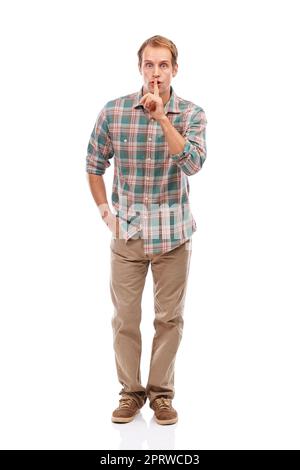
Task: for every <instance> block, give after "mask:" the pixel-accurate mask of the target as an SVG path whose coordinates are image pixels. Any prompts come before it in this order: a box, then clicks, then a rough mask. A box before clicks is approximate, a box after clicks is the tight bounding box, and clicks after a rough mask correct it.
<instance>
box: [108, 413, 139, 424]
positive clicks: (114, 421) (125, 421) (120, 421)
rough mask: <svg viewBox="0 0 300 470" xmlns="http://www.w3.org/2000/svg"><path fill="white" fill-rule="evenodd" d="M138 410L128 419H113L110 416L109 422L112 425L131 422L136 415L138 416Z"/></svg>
mask: <svg viewBox="0 0 300 470" xmlns="http://www.w3.org/2000/svg"><path fill="white" fill-rule="evenodd" d="M139 412H140V410H137V411H136V412H135V414H134V415H133V416H130V417H129V418H122V417H115V416H112V417H111V420H112V422H113V423H119V424H121V423H130V421H133V420H134V418H135V417H136V415H137V414H139Z"/></svg>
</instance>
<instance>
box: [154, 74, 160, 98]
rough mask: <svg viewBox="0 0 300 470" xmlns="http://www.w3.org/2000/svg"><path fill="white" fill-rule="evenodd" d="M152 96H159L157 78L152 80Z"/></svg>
mask: <svg viewBox="0 0 300 470" xmlns="http://www.w3.org/2000/svg"><path fill="white" fill-rule="evenodd" d="M154 94H155V96H159V88H158V85H157V78H155V79H154Z"/></svg>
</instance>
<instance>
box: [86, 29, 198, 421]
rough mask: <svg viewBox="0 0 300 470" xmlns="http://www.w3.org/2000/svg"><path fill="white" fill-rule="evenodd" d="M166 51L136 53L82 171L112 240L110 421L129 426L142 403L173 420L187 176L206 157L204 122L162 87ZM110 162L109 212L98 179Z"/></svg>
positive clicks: (156, 41) (169, 55)
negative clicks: (148, 288)
mask: <svg viewBox="0 0 300 470" xmlns="http://www.w3.org/2000/svg"><path fill="white" fill-rule="evenodd" d="M177 57H178V52H177V48H176V46H175V44H174V43H173V42H172V41H170V40H169V39H167V38H165V37H163V36H153V37H151V38H149V39H147V40H146V41H145V42H144V43H143V44H142V46H141V47H140V49H139V51H138V61H139V62H138V67H139V71H140V74H141V75H142V76H143V82H144V83H143V86H142V88H141V90H140V91H138V92H136V93H132V94H130V95H126V96H122V97H120V98H117V99H114V100H112V101H109V102H108V103H106V105H105V106H104V108H103V109H102V110H101V111H100V113H99V115H98V117H97V120H96V123H95V126H94V129H93V131H92V134H91V137H90V141H89V145H88V152H87V157H86V171H87V173H88V181H89V185H90V189H91V192H92V195H93V198H94V200H95V202H96V204H97V206H98V207H99V210H100V212H101V216H102V219H103V221H104V222H105V223H106V225H107V226H108V228H109V229H110V231H111V233H112V238H111V244H110V250H111V277H110V293H111V299H112V302H113V305H114V315H113V317H112V328H113V345H114V351H115V362H116V369H117V375H118V380H119V382H120V383H121V384H122V386H123V388H122V389H121V391H120V393H119V394H120V395H121V396H122V398H121V399H120V400H119V406H118V408H116V409H115V410H114V411H113V413H112V421H113V422H116V423H127V422H129V421H132V420H133V419H134V416H135V415H136V414H137V413H138V412H139V410H140V408H141V407H142V406H143V405H144V404H145V402H146V400H147V398H149V404H150V407H151V408H152V409H153V410H154V416H155V419H156V421H157V422H158V423H159V424H174V423H176V422H177V420H178V415H177V412H176V410H175V409H174V408H173V406H172V399H173V398H174V395H175V388H174V366H175V358H176V353H177V350H178V347H179V344H180V341H181V337H182V331H183V311H184V300H185V294H186V287H187V279H188V274H189V266H190V258H191V252H192V239H191V237H192V235H193V233H194V232H195V231H196V229H197V227H196V223H195V220H194V218H193V215H192V212H191V209H190V204H189V182H188V177H189V176H192V175H194V174H196V173H197V172H198V171H199V170H200V169H201V168H202V165H203V163H204V161H205V159H206V141H205V132H206V124H207V121H206V116H205V113H204V110H203V109H202V108H201V107H200V106H197V105H196V104H194V103H192V102H190V101H187V100H184V99H182V98H179V97H178V96H177V95H176V94H175V91H174V89H173V87H172V86H171V81H172V78H173V77H175V76H176V74H177V71H178V64H177ZM112 157H114V180H113V191H112V205H113V207H114V209H115V211H116V214H114V213H113V212H112V211H111V209H110V207H109V204H108V202H107V197H106V189H105V184H104V181H103V174H104V173H105V170H106V168H108V167H109V166H110V165H111V163H110V161H109V160H110V159H111V158H112ZM149 265H151V270H152V276H153V294H154V310H155V319H154V328H155V335H154V338H153V344H152V354H151V361H150V370H149V376H148V383H147V385H146V387H144V386H143V385H142V384H141V375H140V359H141V344H142V343H141V333H140V322H141V301H142V293H143V289H144V285H145V281H146V275H147V272H148V267H149Z"/></svg>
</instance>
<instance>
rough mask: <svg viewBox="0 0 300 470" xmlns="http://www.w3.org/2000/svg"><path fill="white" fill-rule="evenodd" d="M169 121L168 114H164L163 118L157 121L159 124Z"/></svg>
mask: <svg viewBox="0 0 300 470" xmlns="http://www.w3.org/2000/svg"><path fill="white" fill-rule="evenodd" d="M167 120H168V116H167V115H166V114H164V115H163V116H161V117H160V118H158V119H157V121H158V122H165V121H167Z"/></svg>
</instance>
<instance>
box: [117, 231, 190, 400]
mask: <svg viewBox="0 0 300 470" xmlns="http://www.w3.org/2000/svg"><path fill="white" fill-rule="evenodd" d="M143 244H144V240H143V238H131V239H129V240H128V241H127V243H126V242H125V240H124V239H122V238H113V237H112V239H111V244H110V249H111V275H110V292H111V299H112V302H113V305H114V314H113V317H112V321H111V323H112V329H113V346H114V352H115V362H116V368H117V376H118V380H119V382H120V383H121V384H122V386H123V388H122V389H121V391H120V393H119V394H120V395H122V396H131V397H132V398H134V399H135V400H136V401H137V403H138V405H139V406H142V405H143V404H144V403H145V402H146V400H147V398H148V399H149V402H150V404H151V403H152V401H153V400H154V399H155V398H156V397H158V396H164V397H167V398H171V399H172V398H174V394H175V389H174V366H175V358H176V353H177V350H178V347H179V344H180V341H181V337H182V332H183V323H184V321H183V312H184V301H185V294H186V288H187V279H188V274H189V267H190V258H191V253H192V238H190V239H189V240H187V241H186V242H184V243H183V244H182V245H180V246H178V247H176V248H174V249H173V250H171V251H169V252H167V253H163V254H154V255H147V254H145V253H144V249H143ZM149 264H151V270H152V277H153V295H154V310H155V318H154V328H155V335H154V338H153V343H152V353H151V360H150V369H149V376H148V383H147V385H146V387H143V385H142V384H141V373H140V361H141V351H142V339H141V332H140V322H141V313H142V310H141V302H142V294H143V289H144V286H145V281H146V275H147V272H148V267H149Z"/></svg>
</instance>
